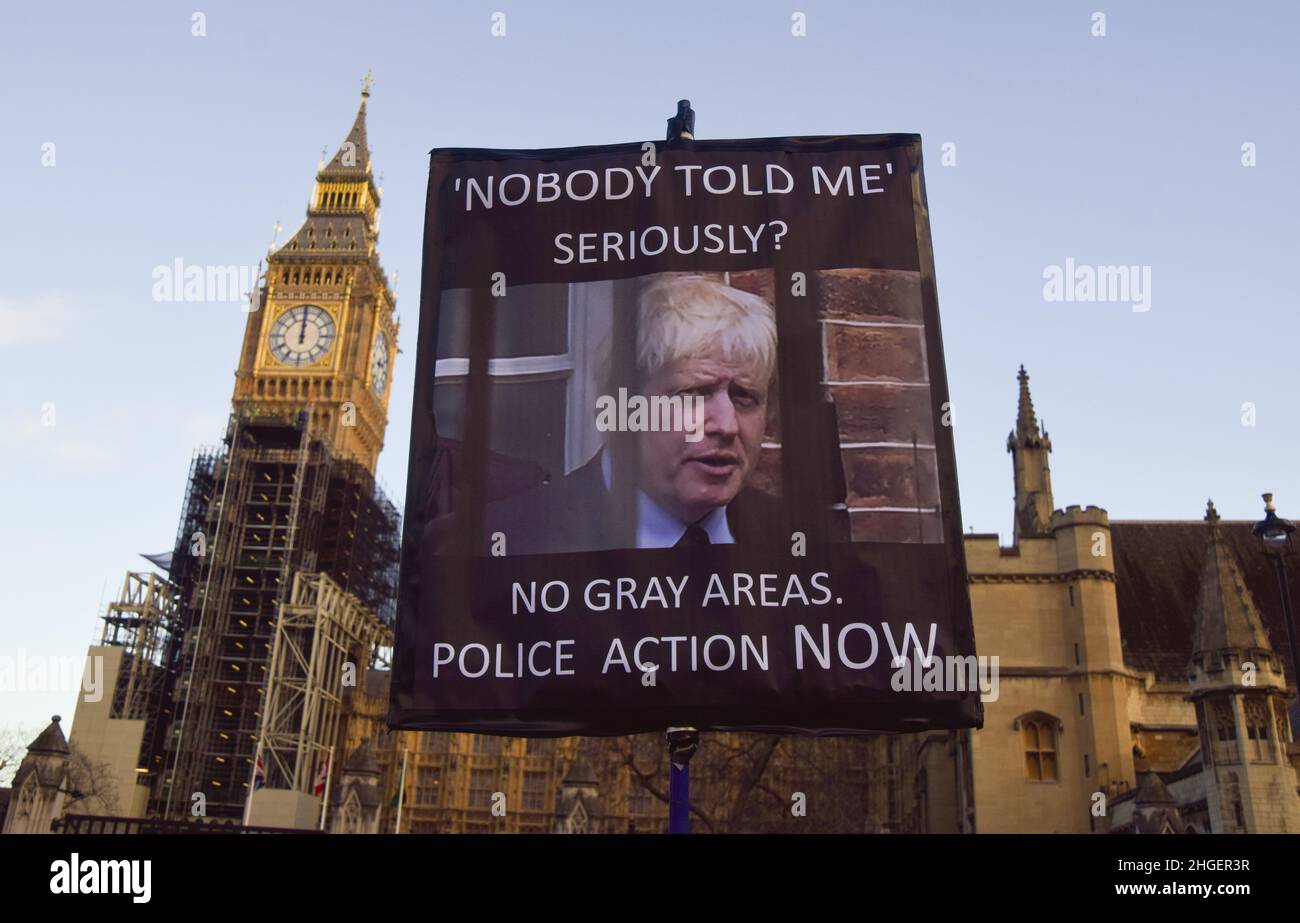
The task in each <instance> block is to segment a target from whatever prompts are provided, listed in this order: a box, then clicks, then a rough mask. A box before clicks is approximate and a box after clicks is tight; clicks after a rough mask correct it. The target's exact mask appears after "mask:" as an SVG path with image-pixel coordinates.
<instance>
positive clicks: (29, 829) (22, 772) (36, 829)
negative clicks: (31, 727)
mask: <svg viewBox="0 0 1300 923" xmlns="http://www.w3.org/2000/svg"><path fill="white" fill-rule="evenodd" d="M59 720H60V719H59V716H58V715H55V716H54V717H53V718H51V719H50V723H49V726H48V727H46V728H45V730H44V731H42V732H41V733H40V736H38V737H37V738H36V739H35V740H33V741H32V742H31V744H29V745H28V747H27V755H26V756H25V757H23V761H22V763H21V764H20V765H19V766H18V772H17V774H15V775H14V785H13V790H14V793H13V797H12V799H11V800H10V802H9V811H8V813H7V814H6V815H5V817H4V824H3V827H2V829H0V833H49V832H50V823H51V822H52V821H55V820H57V819H59V818H60V817H62V816H63V797H64V794H65V790H66V788H67V785H66V782H67V780H68V765H69V762H70V753H69V750H68V741H67V738H65V737H64V736H63V729H62V728H61V727H59Z"/></svg>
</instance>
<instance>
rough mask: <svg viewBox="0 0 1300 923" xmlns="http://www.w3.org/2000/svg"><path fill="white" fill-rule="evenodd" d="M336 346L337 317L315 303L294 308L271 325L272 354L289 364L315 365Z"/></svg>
mask: <svg viewBox="0 0 1300 923" xmlns="http://www.w3.org/2000/svg"><path fill="white" fill-rule="evenodd" d="M333 345H334V318H332V317H330V315H329V312H328V311H326V310H325V309H324V308H321V307H317V306H316V305H314V304H300V305H298V306H297V307H293V308H290V309H289V310H287V311H285V312H284V313H283V314H281V315H280V316H279V317H278V318H276V321H275V325H274V326H273V327H271V355H273V356H275V358H276V359H278V360H279V361H281V362H283V363H284V364H285V365H311V364H312V363H314V362H316V360H318V359H320V358H321V356H323V355H325V354H326V353H327V352H329V351H330V347H331V346H333Z"/></svg>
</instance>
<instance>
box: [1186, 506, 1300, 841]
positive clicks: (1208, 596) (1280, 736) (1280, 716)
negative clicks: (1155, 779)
mask: <svg viewBox="0 0 1300 923" xmlns="http://www.w3.org/2000/svg"><path fill="white" fill-rule="evenodd" d="M1205 522H1206V526H1207V536H1206V543H1205V558H1204V560H1203V563H1202V565H1201V586H1200V596H1199V599H1198V600H1197V605H1196V612H1195V616H1194V622H1193V632H1194V634H1193V640H1192V659H1191V663H1190V665H1189V675H1188V679H1189V680H1190V682H1191V696H1190V698H1191V700H1192V702H1193V703H1194V704H1195V706H1196V720H1197V727H1198V728H1199V730H1200V737H1201V755H1202V759H1203V760H1204V765H1205V769H1206V783H1205V798H1206V805H1207V811H1208V814H1209V824H1210V830H1211V831H1213V832H1215V833H1297V832H1300V797H1297V795H1296V773H1295V770H1294V769H1293V768H1292V766H1291V765H1290V763H1289V762H1288V760H1287V753H1286V750H1287V744H1288V743H1289V742H1290V739H1291V738H1290V733H1289V731H1288V727H1287V716H1286V700H1287V686H1286V678H1285V677H1284V675H1283V671H1282V660H1281V658H1280V657H1278V655H1277V654H1276V653H1275V652H1274V651H1273V648H1272V646H1271V645H1270V644H1269V640H1268V633H1267V631H1266V630H1265V629H1264V624H1263V622H1262V621H1261V620H1260V616H1259V610H1258V609H1257V608H1256V606H1255V601H1254V599H1252V598H1251V595H1250V591H1249V590H1247V589H1246V585H1245V582H1244V581H1243V579H1242V575H1241V571H1240V570H1239V569H1238V567H1237V564H1236V562H1235V561H1234V560H1233V557H1232V555H1231V553H1230V552H1229V551H1228V550H1227V548H1226V547H1225V546H1224V544H1223V538H1222V535H1221V534H1220V531H1219V514H1218V513H1217V512H1216V511H1215V509H1214V504H1213V502H1211V503H1210V504H1209V505H1208V507H1207V510H1206V513H1205Z"/></svg>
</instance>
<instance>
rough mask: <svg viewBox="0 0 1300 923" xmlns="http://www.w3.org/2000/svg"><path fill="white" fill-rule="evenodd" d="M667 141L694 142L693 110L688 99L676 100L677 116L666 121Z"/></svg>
mask: <svg viewBox="0 0 1300 923" xmlns="http://www.w3.org/2000/svg"><path fill="white" fill-rule="evenodd" d="M667 140H669V141H694V140H695V110H694V109H692V108H691V101H690V100H689V99H679V100H677V114H676V115H675V116H673V117H672V118H671V119H669V120H668V138H667Z"/></svg>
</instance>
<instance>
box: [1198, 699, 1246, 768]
mask: <svg viewBox="0 0 1300 923" xmlns="http://www.w3.org/2000/svg"><path fill="white" fill-rule="evenodd" d="M1206 706H1207V707H1208V712H1209V730H1210V733H1211V734H1212V735H1214V736H1213V737H1212V738H1211V744H1212V749H1213V751H1214V762H1216V763H1218V764H1219V765H1221V766H1230V765H1232V764H1234V763H1237V762H1239V760H1238V758H1237V717H1236V715H1234V714H1233V713H1232V703H1231V702H1225V701H1223V700H1222V699H1210V700H1208V701H1207V702H1206Z"/></svg>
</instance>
